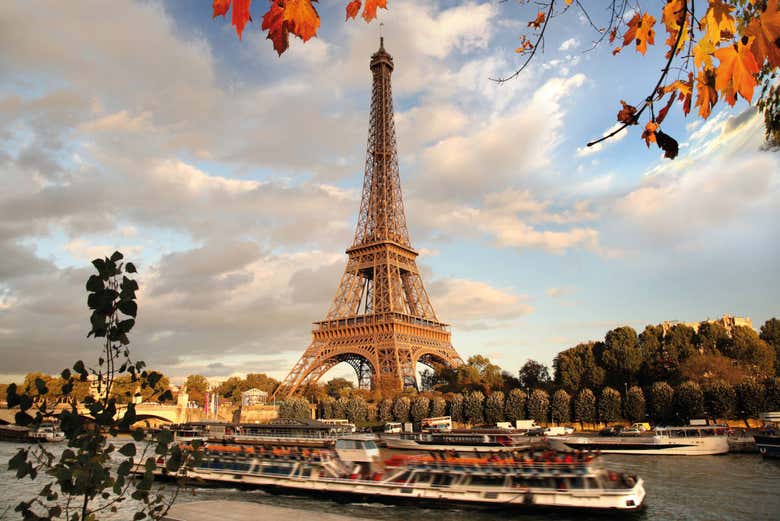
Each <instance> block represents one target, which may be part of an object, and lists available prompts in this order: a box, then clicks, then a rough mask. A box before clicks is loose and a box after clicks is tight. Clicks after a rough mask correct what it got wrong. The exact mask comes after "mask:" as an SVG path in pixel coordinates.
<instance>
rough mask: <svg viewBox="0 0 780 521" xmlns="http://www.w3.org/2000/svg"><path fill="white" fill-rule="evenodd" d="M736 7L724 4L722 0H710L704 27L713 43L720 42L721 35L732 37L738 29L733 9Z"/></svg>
mask: <svg viewBox="0 0 780 521" xmlns="http://www.w3.org/2000/svg"><path fill="white" fill-rule="evenodd" d="M733 10H734V7H733V6H731V5H728V4H724V3H723V2H722V1H721V0H710V7H709V9H707V14H706V15H705V17H704V27H705V32H706V35H707V39H708V40H709V41H711V42H712V43H713V44H716V45H717V43H718V42H720V40H721V36H723V35H724V34H725V35H728V37H730V36H731V35H733V34H734V32H736V30H737V26H736V24H735V23H734V17H733V16H731V11H733Z"/></svg>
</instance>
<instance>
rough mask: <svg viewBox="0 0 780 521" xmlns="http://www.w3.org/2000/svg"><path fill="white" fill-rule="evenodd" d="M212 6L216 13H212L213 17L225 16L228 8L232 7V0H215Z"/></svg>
mask: <svg viewBox="0 0 780 521" xmlns="http://www.w3.org/2000/svg"><path fill="white" fill-rule="evenodd" d="M212 7H214V14H213V15H211V17H212V18H216V17H217V16H225V15H226V14H227V12H228V9H230V0H214V3H213V4H212Z"/></svg>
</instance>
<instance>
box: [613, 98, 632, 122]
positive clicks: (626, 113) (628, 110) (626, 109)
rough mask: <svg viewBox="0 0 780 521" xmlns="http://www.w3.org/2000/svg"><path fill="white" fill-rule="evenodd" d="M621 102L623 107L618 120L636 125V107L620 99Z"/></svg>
mask: <svg viewBox="0 0 780 521" xmlns="http://www.w3.org/2000/svg"><path fill="white" fill-rule="evenodd" d="M620 103H622V104H623V108H622V109H621V110H620V112H618V115H617V120H618V122H619V123H625V124H626V125H636V107H634V106H633V105H629V104H628V103H626V102H625V101H623V100H620Z"/></svg>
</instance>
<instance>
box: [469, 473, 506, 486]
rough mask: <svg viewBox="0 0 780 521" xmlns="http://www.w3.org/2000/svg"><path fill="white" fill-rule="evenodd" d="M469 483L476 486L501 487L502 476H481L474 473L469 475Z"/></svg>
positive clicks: (502, 482)
mask: <svg viewBox="0 0 780 521" xmlns="http://www.w3.org/2000/svg"><path fill="white" fill-rule="evenodd" d="M470 485H474V486H477V487H503V486H504V476H482V475H479V474H474V475H472V476H471V482H470Z"/></svg>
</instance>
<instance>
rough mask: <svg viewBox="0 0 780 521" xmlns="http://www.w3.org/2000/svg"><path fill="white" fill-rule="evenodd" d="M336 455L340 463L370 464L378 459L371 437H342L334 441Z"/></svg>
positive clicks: (376, 449) (374, 443) (376, 448)
mask: <svg viewBox="0 0 780 521" xmlns="http://www.w3.org/2000/svg"><path fill="white" fill-rule="evenodd" d="M336 454H338V456H339V458H340V459H341V460H342V461H347V462H354V463H371V462H373V461H376V460H377V459H378V458H379V448H378V447H377V446H376V442H375V441H374V439H373V437H365V436H344V437H342V438H339V439H337V440H336Z"/></svg>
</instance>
